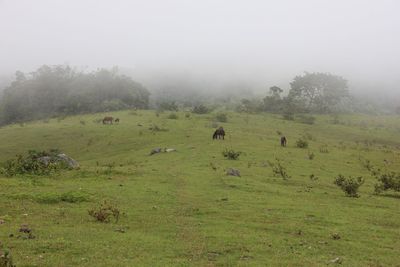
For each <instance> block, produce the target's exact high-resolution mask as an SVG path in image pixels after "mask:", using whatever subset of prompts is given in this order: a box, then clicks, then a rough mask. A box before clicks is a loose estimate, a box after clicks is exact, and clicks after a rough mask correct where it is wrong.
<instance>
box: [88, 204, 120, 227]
mask: <svg viewBox="0 0 400 267" xmlns="http://www.w3.org/2000/svg"><path fill="white" fill-rule="evenodd" d="M88 213H89V215H90V216H92V217H93V218H95V219H96V221H98V222H102V223H108V222H110V220H111V218H112V217H114V219H115V222H118V220H119V216H120V211H119V209H118V208H117V207H116V206H115V205H112V204H110V203H108V202H107V201H104V202H103V203H102V204H101V205H100V206H99V207H97V208H92V209H90V210H88Z"/></svg>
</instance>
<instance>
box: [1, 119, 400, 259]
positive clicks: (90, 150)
mask: <svg viewBox="0 0 400 267" xmlns="http://www.w3.org/2000/svg"><path fill="white" fill-rule="evenodd" d="M177 114H178V119H168V116H169V113H161V114H159V115H157V114H156V113H155V112H154V111H123V112H115V113H112V114H92V115H85V116H76V117H67V118H64V119H51V120H49V121H38V122H32V123H27V124H24V125H12V126H7V127H3V128H0V136H1V139H2V140H1V143H0V152H1V153H0V161H1V162H4V161H6V160H7V159H10V158H13V157H15V155H16V154H20V153H21V154H24V153H26V152H27V151H28V150H30V149H36V150H45V149H51V148H58V149H60V150H61V151H63V152H65V153H66V154H68V155H69V156H71V157H72V158H74V159H76V160H77V161H79V163H80V165H81V168H80V170H71V171H61V172H57V173H54V174H51V175H48V176H32V175H19V176H16V177H5V176H1V175H0V219H2V220H3V221H4V223H3V224H0V243H1V244H3V245H5V246H6V247H8V248H9V249H10V251H11V252H12V255H13V259H14V262H15V264H17V266H324V265H326V264H335V263H332V262H331V261H332V260H334V259H336V258H339V260H337V262H341V264H342V266H400V264H399V251H400V238H399V236H400V212H399V211H400V195H399V194H396V193H390V192H389V193H386V194H382V195H374V194H373V191H374V184H375V183H376V180H375V178H373V177H372V176H371V174H370V172H369V171H368V170H367V169H366V168H365V166H363V162H365V160H370V162H371V164H372V165H374V166H377V167H380V168H382V169H387V170H391V171H400V118H398V117H397V118H396V117H388V116H386V117H367V116H350V115H348V116H341V117H340V118H339V120H337V118H336V119H335V123H333V118H332V117H330V116H319V117H317V120H316V122H315V124H313V125H308V124H303V123H299V122H296V121H285V120H282V119H281V118H280V117H279V116H275V115H270V114H262V115H247V114H238V113H229V114H228V118H229V120H228V122H227V123H219V124H220V125H223V126H224V128H225V130H226V132H227V136H226V140H224V141H222V140H214V141H213V140H212V139H211V135H212V133H213V131H214V128H212V126H213V122H212V120H213V117H214V115H213V114H207V115H194V114H190V116H189V117H187V116H185V113H177ZM104 115H113V116H114V117H119V118H120V119H121V122H120V123H119V124H118V125H103V124H101V123H98V122H97V120H98V119H101V118H102V117H103V116H104ZM155 126H157V127H158V129H162V130H161V131H156V130H149V128H153V129H154V128H155ZM214 126H215V125H214ZM278 131H279V132H281V133H283V134H284V135H286V137H287V139H288V146H287V147H286V148H282V147H280V144H279V135H278V133H277V132H278ZM300 138H302V139H304V140H306V141H307V142H308V144H309V146H308V148H306V149H301V148H297V147H296V141H297V140H298V139H300ZM156 147H161V148H175V149H176V150H177V151H176V152H171V153H159V154H155V155H152V156H149V152H150V151H151V150H152V149H153V148H156ZM227 148H228V149H230V148H232V149H234V150H235V151H241V152H243V153H242V154H241V155H240V157H239V159H238V160H228V159H226V158H224V157H223V155H222V151H224V150H225V149H227ZM312 154H313V155H314V156H310V155H312ZM310 158H312V159H310ZM276 159H278V160H279V161H280V162H281V164H282V165H283V166H284V167H285V168H286V171H287V173H288V174H289V175H290V178H289V179H286V180H285V179H282V177H278V176H276V175H274V174H273V171H272V168H271V163H272V164H273V163H276V162H277V160H276ZM364 165H365V164H364ZM227 168H236V169H239V170H240V172H241V177H233V176H227V175H226V169H227ZM312 174H313V175H314V177H317V178H315V179H310V175H312ZM338 174H343V175H345V176H348V175H351V176H354V177H355V176H363V177H364V178H365V184H364V185H362V186H361V188H360V197H359V198H350V197H346V196H345V195H344V193H343V192H342V191H341V190H340V189H339V188H338V187H337V186H336V185H334V184H333V180H334V178H335V177H336V176H337V175H338ZM104 201H108V203H110V204H111V205H113V206H114V207H117V208H118V209H119V210H120V212H121V216H120V218H119V220H118V222H115V221H114V220H112V221H111V222H109V223H101V222H97V221H96V220H94V219H93V218H92V217H90V216H89V215H88V210H89V209H93V208H95V207H98V206H99V205H100V204H101V203H103V202H104ZM23 224H27V225H28V226H29V228H31V229H32V234H31V237H30V238H29V236H27V235H26V234H23V233H19V232H18V229H19V228H20V226H21V225H23ZM333 235H334V236H335V237H336V239H335V238H333V237H332V236H333ZM339 237H340V238H339Z"/></svg>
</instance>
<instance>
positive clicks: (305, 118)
mask: <svg viewBox="0 0 400 267" xmlns="http://www.w3.org/2000/svg"><path fill="white" fill-rule="evenodd" d="M298 121H299V122H301V123H304V124H314V123H315V117H313V116H311V115H304V114H301V115H299V116H298Z"/></svg>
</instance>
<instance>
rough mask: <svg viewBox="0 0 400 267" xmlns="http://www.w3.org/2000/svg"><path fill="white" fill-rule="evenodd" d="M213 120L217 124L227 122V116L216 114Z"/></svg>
mask: <svg viewBox="0 0 400 267" xmlns="http://www.w3.org/2000/svg"><path fill="white" fill-rule="evenodd" d="M215 119H216V120H217V121H218V122H228V115H226V113H218V114H217V115H216V116H215Z"/></svg>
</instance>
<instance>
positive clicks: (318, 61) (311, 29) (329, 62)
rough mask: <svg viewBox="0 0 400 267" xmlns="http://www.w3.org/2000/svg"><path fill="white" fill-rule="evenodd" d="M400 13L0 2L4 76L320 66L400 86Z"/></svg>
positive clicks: (110, 1)
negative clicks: (71, 69) (41, 71)
mask: <svg viewBox="0 0 400 267" xmlns="http://www.w3.org/2000/svg"><path fill="white" fill-rule="evenodd" d="M399 12H400V1H396V0H334V1H333V0H291V1H289V0H279V1H272V0H264V1H261V0H260V1H256V0H240V1H239V0H237V1H235V0H197V1H195V0H142V1H137V0H132V1H128V0H34V1H33V0H0V76H1V75H6V74H8V73H14V72H15V70H22V71H26V72H29V71H33V70H34V69H36V68H37V67H39V66H40V65H42V64H49V65H53V64H70V65H73V66H78V67H80V68H89V69H95V68H97V67H112V66H116V65H118V66H120V67H121V68H122V69H126V70H129V71H130V72H131V73H132V76H133V77H135V75H136V76H137V77H139V78H140V77H142V78H143V79H148V77H149V76H151V75H152V74H154V75H156V74H157V75H158V74H160V73H163V74H164V75H168V74H171V75H180V74H182V75H189V74H190V75H195V76H196V75H197V76H198V77H209V78H210V79H222V80H229V79H231V78H235V79H238V78H240V79H243V80H246V81H254V82H255V83H257V84H265V85H266V86H269V85H273V84H278V85H280V84H283V85H286V86H288V85H287V84H288V82H289V81H290V80H291V79H292V78H293V77H294V76H295V75H298V74H302V73H303V72H304V71H310V72H313V71H320V72H330V73H335V74H338V75H342V76H344V77H345V78H347V79H348V80H349V81H350V84H351V85H355V87H358V88H364V87H365V88H366V89H367V88H372V89H382V88H384V89H385V90H392V92H394V91H395V90H399V91H400V86H397V83H400V71H399V70H400V16H399ZM139 81H140V79H139Z"/></svg>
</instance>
